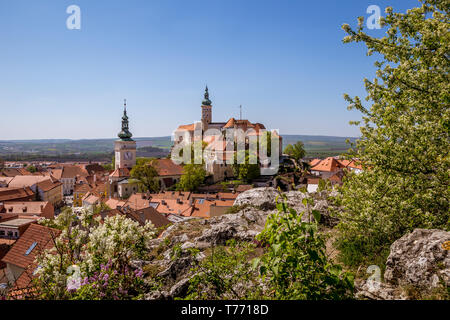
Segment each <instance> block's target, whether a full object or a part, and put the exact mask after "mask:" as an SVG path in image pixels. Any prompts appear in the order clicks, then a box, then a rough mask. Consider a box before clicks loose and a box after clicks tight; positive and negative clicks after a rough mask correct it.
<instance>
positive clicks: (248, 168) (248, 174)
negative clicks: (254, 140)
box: [233, 150, 261, 182]
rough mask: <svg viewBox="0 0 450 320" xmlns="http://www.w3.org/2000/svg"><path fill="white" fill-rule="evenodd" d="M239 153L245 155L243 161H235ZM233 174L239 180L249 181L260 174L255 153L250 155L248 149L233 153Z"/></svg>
mask: <svg viewBox="0 0 450 320" xmlns="http://www.w3.org/2000/svg"><path fill="white" fill-rule="evenodd" d="M239 154H241V155H245V158H244V159H245V160H244V163H237V162H238V159H239ZM255 162H256V163H255ZM233 171H234V176H235V177H236V178H238V179H239V180H242V181H245V182H251V181H252V180H253V179H256V178H258V177H259V176H260V175H261V171H260V168H259V164H258V161H257V156H256V155H251V154H250V152H249V150H245V151H244V150H242V151H237V152H236V153H235V155H234V164H233Z"/></svg>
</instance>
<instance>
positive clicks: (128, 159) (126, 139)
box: [114, 100, 136, 169]
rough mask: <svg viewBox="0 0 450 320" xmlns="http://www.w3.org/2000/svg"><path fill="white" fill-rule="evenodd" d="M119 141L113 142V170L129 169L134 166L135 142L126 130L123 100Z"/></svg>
mask: <svg viewBox="0 0 450 320" xmlns="http://www.w3.org/2000/svg"><path fill="white" fill-rule="evenodd" d="M118 136H119V138H120V139H119V140H116V141H115V142H114V152H115V165H114V167H115V169H119V168H128V169H131V168H132V167H133V166H134V165H135V164H136V141H134V140H133V139H131V137H132V136H133V135H132V134H131V132H130V131H129V128H128V116H127V101H126V100H124V109H123V117H122V131H120V132H119V134H118Z"/></svg>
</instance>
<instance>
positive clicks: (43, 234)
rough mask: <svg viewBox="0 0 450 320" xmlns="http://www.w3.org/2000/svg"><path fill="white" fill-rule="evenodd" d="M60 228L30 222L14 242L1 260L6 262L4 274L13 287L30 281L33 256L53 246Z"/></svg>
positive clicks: (34, 269) (33, 262) (24, 285)
mask: <svg viewBox="0 0 450 320" xmlns="http://www.w3.org/2000/svg"><path fill="white" fill-rule="evenodd" d="M60 232H61V231H60V230H57V229H53V228H49V227H45V226H41V225H38V224H34V223H33V224H31V225H30V226H29V227H28V229H27V230H26V231H25V232H24V233H23V234H22V236H21V237H20V238H19V239H18V240H17V241H16V242H15V243H14V245H13V246H12V247H11V249H10V250H9V251H8V253H7V254H6V255H5V256H4V257H3V259H2V261H3V262H4V263H6V276H7V278H8V282H9V283H10V284H13V285H15V288H19V289H20V288H26V287H28V286H29V284H30V282H31V281H32V279H33V277H34V274H35V271H36V268H37V265H36V263H35V258H36V256H37V255H38V254H40V253H42V252H43V250H45V249H51V248H52V247H53V246H54V242H53V239H55V238H56V237H57V236H58V235H59V234H60Z"/></svg>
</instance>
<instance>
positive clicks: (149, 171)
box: [130, 158, 160, 192]
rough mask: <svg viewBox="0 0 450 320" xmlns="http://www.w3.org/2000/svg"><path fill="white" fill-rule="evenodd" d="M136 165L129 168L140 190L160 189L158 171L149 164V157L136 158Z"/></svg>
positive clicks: (155, 190) (154, 190)
mask: <svg viewBox="0 0 450 320" xmlns="http://www.w3.org/2000/svg"><path fill="white" fill-rule="evenodd" d="M136 160H137V162H136V165H135V166H134V167H133V169H131V172H130V175H131V178H132V179H133V180H132V181H135V182H137V183H138V185H139V188H140V189H141V191H144V192H146V191H149V192H158V191H159V189H160V186H159V179H158V171H156V169H155V168H154V167H153V166H151V165H150V163H149V161H150V160H149V159H146V158H139V159H136Z"/></svg>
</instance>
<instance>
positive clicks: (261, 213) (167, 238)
mask: <svg viewBox="0 0 450 320" xmlns="http://www.w3.org/2000/svg"><path fill="white" fill-rule="evenodd" d="M279 195H280V193H279V192H278V191H277V190H276V189H274V188H270V187H269V188H255V189H251V190H248V191H245V192H243V193H241V194H239V195H238V197H237V198H236V201H235V203H234V204H235V206H237V207H238V208H239V211H238V212H237V213H234V214H224V215H222V216H218V217H214V218H211V219H208V220H205V219H199V218H193V219H189V220H187V221H184V222H179V223H176V224H174V225H172V226H170V227H169V228H168V229H167V230H166V231H165V232H164V233H163V234H162V235H161V237H160V238H158V239H155V240H152V243H151V251H152V255H151V259H150V261H146V262H145V263H144V265H146V267H144V270H145V269H148V270H152V271H153V272H152V274H153V276H156V277H157V278H160V279H162V284H163V286H162V288H161V289H160V290H158V291H155V292H150V293H149V294H147V296H146V298H147V299H173V298H175V297H180V296H183V295H184V294H185V293H186V289H187V287H188V284H189V282H188V280H189V279H190V278H191V277H192V276H193V274H192V267H193V266H194V265H195V261H196V260H197V261H199V260H201V259H203V258H204V257H205V256H206V255H205V252H206V250H207V249H209V248H211V247H212V246H218V245H224V244H226V242H227V241H228V240H230V239H235V240H238V241H249V242H250V241H254V240H255V237H256V236H257V235H258V234H259V233H260V232H261V231H262V230H263V228H264V226H265V223H266V219H267V216H268V215H269V214H271V213H273V212H275V206H276V198H277V196H279ZM285 195H286V197H287V203H288V205H289V206H290V207H293V208H294V209H296V210H297V211H298V212H299V213H300V212H303V211H306V210H305V209H306V207H305V206H304V204H303V203H302V200H303V199H304V198H305V197H316V198H317V199H315V200H316V204H315V205H314V207H313V208H314V209H317V210H319V211H320V212H321V214H322V218H321V223H323V222H326V223H329V221H330V219H329V218H327V217H329V213H328V209H329V206H330V204H329V203H328V201H327V196H326V194H325V193H324V194H319V193H317V194H304V193H302V192H300V191H290V192H287V193H286V194H285ZM313 208H310V209H313ZM309 211H311V210H309ZM309 218H311V219H313V218H312V217H309V215H307V214H304V216H303V217H302V219H305V221H306V220H307V219H309ZM192 249H194V250H197V251H199V253H198V254H197V255H196V257H193V256H192V254H191V252H192ZM154 270H157V272H156V271H154Z"/></svg>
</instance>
